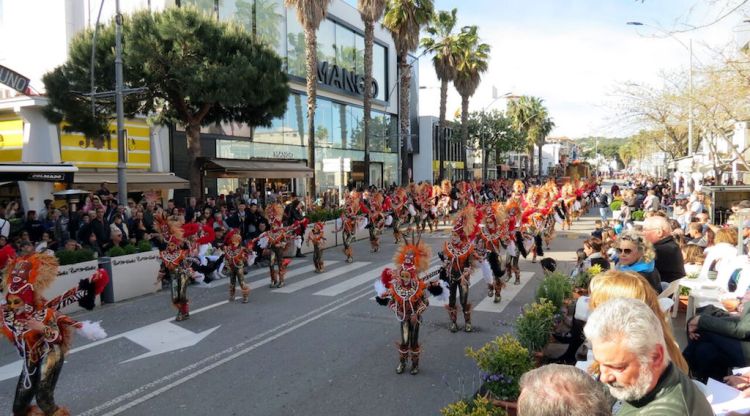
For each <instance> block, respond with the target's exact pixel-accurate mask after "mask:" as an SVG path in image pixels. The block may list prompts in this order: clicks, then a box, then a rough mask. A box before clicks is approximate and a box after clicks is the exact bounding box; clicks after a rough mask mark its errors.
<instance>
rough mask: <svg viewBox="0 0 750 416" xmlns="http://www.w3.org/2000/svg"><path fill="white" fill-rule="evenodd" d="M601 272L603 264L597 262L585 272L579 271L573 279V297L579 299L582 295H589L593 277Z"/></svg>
mask: <svg viewBox="0 0 750 416" xmlns="http://www.w3.org/2000/svg"><path fill="white" fill-rule="evenodd" d="M601 272H602V266H601V265H598V264H595V265H593V266H591V267H589V268H588V270H586V271H584V272H583V273H579V274H578V275H577V276H576V277H575V279H574V280H573V298H574V299H578V298H579V297H581V296H588V294H589V283H591V279H593V278H594V276H596V275H597V274H599V273H601Z"/></svg>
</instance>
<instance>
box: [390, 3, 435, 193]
mask: <svg viewBox="0 0 750 416" xmlns="http://www.w3.org/2000/svg"><path fill="white" fill-rule="evenodd" d="M433 9H434V6H433V0H388V3H387V4H386V8H385V18H384V19H383V26H384V27H385V28H386V29H388V30H389V31H390V32H391V36H393V42H394V43H395V44H396V52H397V53H398V65H399V72H400V76H401V79H400V80H399V82H400V84H401V85H400V88H399V93H398V100H399V114H400V117H399V118H400V121H401V126H399V128H400V130H401V143H402V146H403V149H404V152H402V157H401V182H402V183H404V184H406V183H408V182H409V173H408V170H409V165H410V163H408V162H409V160H411V156H412V152H413V148H412V144H411V135H410V131H409V126H410V123H409V121H410V117H409V84H410V82H411V65H410V64H409V52H412V51H414V50H416V49H417V46H419V31H420V30H421V28H422V26H425V25H426V24H427V23H428V22H429V21H430V19H431V18H432V13H433Z"/></svg>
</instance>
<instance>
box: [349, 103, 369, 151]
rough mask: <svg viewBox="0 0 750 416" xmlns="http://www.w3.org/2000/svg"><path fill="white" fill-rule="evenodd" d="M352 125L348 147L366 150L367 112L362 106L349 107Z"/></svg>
mask: <svg viewBox="0 0 750 416" xmlns="http://www.w3.org/2000/svg"><path fill="white" fill-rule="evenodd" d="M349 115H350V118H349V120H350V125H351V126H352V131H351V133H350V134H349V143H348V145H347V148H348V149H354V150H364V149H365V131H364V130H365V125H364V119H365V112H364V110H363V109H362V108H360V107H354V106H350V107H349Z"/></svg>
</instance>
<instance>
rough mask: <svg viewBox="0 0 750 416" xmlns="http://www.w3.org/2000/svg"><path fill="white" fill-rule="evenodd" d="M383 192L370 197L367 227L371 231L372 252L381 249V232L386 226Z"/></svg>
mask: <svg viewBox="0 0 750 416" xmlns="http://www.w3.org/2000/svg"><path fill="white" fill-rule="evenodd" d="M383 200H384V198H383V194H382V193H380V192H376V193H375V194H373V195H372V196H371V197H370V213H369V215H368V224H367V228H368V230H369V232H370V252H372V253H377V252H378V250H380V234H382V233H383V227H384V226H385V216H384V215H383Z"/></svg>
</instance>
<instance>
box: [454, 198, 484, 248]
mask: <svg viewBox="0 0 750 416" xmlns="http://www.w3.org/2000/svg"><path fill="white" fill-rule="evenodd" d="M478 218H481V216H480V215H479V214H477V209H476V208H475V207H474V205H471V204H469V205H467V206H466V207H465V208H464V209H462V210H461V211H460V212H459V213H458V214H457V215H456V218H455V220H454V221H453V232H454V233H456V234H458V235H459V237H461V239H462V240H472V239H474V237H475V236H476V234H477V232H478V231H479V225H478V224H477V219H478Z"/></svg>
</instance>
